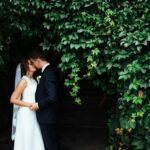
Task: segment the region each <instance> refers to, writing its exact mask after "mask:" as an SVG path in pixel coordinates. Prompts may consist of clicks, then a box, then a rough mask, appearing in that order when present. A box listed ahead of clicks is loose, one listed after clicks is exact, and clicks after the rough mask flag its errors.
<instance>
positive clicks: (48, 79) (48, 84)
mask: <svg viewBox="0 0 150 150" xmlns="http://www.w3.org/2000/svg"><path fill="white" fill-rule="evenodd" d="M43 84H44V89H45V98H44V99H42V100H41V101H40V102H38V106H39V109H44V108H47V107H50V106H51V105H52V104H54V103H55V102H56V101H57V99H58V93H57V88H58V87H57V80H56V75H55V73H54V71H53V70H52V69H49V70H47V72H45V74H44V78H43Z"/></svg>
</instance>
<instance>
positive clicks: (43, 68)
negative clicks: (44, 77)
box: [41, 63, 50, 73]
mask: <svg viewBox="0 0 150 150" xmlns="http://www.w3.org/2000/svg"><path fill="white" fill-rule="evenodd" d="M49 65H50V63H47V64H45V65H44V66H43V67H42V70H41V72H42V73H43V71H44V70H45V68H46V67H47V66H49Z"/></svg>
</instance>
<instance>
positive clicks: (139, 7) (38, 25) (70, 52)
mask: <svg viewBox="0 0 150 150" xmlns="http://www.w3.org/2000/svg"><path fill="white" fill-rule="evenodd" d="M149 8H150V2H149V1H148V0H133V1H129V0H122V1H119V0H115V1H113V2H112V1H109V0H82V1H81V0H51V1H47V0H35V1H32V0H9V1H8V0H7V1H6V0H2V1H1V2H0V12H1V13H0V19H2V20H3V24H1V25H0V26H1V28H0V29H1V31H0V32H1V34H2V37H3V38H4V39H6V38H8V37H11V38H13V36H12V35H14V34H15V32H20V33H21V35H22V37H28V38H35V37H36V38H39V39H40V40H41V43H40V45H41V46H42V48H43V50H49V49H53V50H54V51H57V52H58V53H60V54H61V61H60V64H59V67H60V68H61V70H62V71H66V72H68V75H67V77H66V79H65V85H66V86H68V87H70V89H71V90H70V95H71V96H73V97H75V101H76V102H77V103H81V101H80V98H79V97H78V92H79V90H80V86H79V82H80V80H82V79H84V78H87V79H89V80H92V81H93V83H94V84H95V85H96V86H100V87H101V88H102V89H103V90H104V91H105V92H107V94H113V93H117V94H118V95H119V99H118V103H117V108H116V109H115V110H114V112H113V115H112V116H111V117H110V120H109V122H108V127H109V130H110V146H109V147H108V149H137V150H143V149H150V140H149V139H150V136H149V132H150V121H149V120H150V118H149V116H150V114H149V110H150V107H149V106H150V103H149V98H150V92H149V89H150V51H149V47H150V28H149V25H150V11H149ZM0 42H2V40H1V41H0ZM141 91H142V94H139V93H140V92H141ZM143 91H144V94H143Z"/></svg>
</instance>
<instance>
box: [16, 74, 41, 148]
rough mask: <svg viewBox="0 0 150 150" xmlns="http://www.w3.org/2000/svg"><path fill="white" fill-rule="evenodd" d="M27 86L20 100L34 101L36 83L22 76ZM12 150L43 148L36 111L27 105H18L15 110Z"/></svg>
mask: <svg viewBox="0 0 150 150" xmlns="http://www.w3.org/2000/svg"><path fill="white" fill-rule="evenodd" d="M22 79H24V80H26V82H27V86H26V88H25V90H24V92H23V94H22V101H26V102H31V103H34V102H35V91H36V87H37V83H36V81H35V80H34V79H30V78H28V77H27V76H23V77H22ZM14 150H44V143H43V139H42V135H41V131H40V127H39V124H38V122H37V119H36V113H35V112H33V111H31V110H30V109H29V108H28V107H20V108H19V111H18V112H17V125H16V134H15V141H14Z"/></svg>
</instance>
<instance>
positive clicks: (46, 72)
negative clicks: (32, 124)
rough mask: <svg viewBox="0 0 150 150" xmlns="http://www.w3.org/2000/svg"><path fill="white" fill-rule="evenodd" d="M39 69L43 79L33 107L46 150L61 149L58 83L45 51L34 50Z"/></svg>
mask: <svg viewBox="0 0 150 150" xmlns="http://www.w3.org/2000/svg"><path fill="white" fill-rule="evenodd" d="M30 58H31V61H32V63H33V64H34V66H35V67H36V68H37V69H41V79H40V82H39V83H38V85H37V90H36V94H35V99H36V102H37V103H35V104H33V105H32V107H31V109H32V110H34V111H36V115H37V120H38V122H39V125H40V128H41V133H42V136H43V141H44V145H45V149H46V150H60V148H59V140H58V137H57V131H56V123H57V119H58V112H59V97H58V83H57V79H56V74H55V72H54V70H53V68H52V66H51V65H50V64H49V63H48V61H47V60H46V58H45V56H44V54H43V52H41V51H34V52H32V53H31V55H30Z"/></svg>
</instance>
